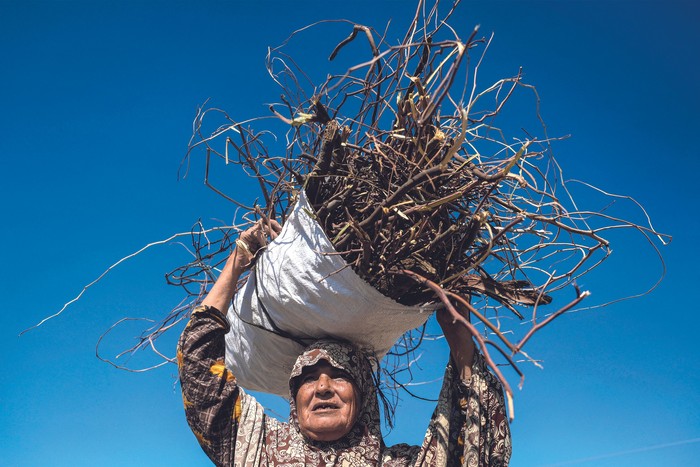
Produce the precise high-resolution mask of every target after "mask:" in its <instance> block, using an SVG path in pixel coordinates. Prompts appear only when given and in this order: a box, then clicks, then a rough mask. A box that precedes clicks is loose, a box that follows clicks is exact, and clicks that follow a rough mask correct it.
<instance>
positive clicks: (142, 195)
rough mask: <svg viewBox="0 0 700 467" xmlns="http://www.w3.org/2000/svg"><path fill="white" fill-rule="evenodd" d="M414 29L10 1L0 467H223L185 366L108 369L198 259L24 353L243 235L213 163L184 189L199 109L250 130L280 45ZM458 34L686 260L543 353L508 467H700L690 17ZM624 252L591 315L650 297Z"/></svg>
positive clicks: (615, 16)
mask: <svg viewBox="0 0 700 467" xmlns="http://www.w3.org/2000/svg"><path fill="white" fill-rule="evenodd" d="M412 13H413V5H412V2H403V1H372V2H365V1H357V2H316V1H313V2H269V1H260V2H248V3H243V2H212V1H204V2H196V3H195V2H182V1H170V2H165V1H158V2H135V1H126V2H78V1H56V2H32V1H6V0H0V44H1V45H2V46H1V47H0V66H1V67H2V72H1V73H0V105H1V106H2V112H1V113H0V129H1V131H2V137H1V138H0V164H1V165H0V167H1V169H0V177H1V182H0V192H1V194H2V215H3V218H4V219H5V221H4V226H3V228H2V229H1V233H0V235H1V236H2V237H1V241H2V246H3V250H2V251H3V258H4V264H5V266H4V267H3V268H2V269H1V271H0V287H2V294H3V296H4V297H5V302H4V306H3V308H4V312H3V313H2V315H1V317H0V333H1V335H0V340H1V342H2V343H3V344H2V347H1V348H2V360H1V362H2V363H1V365H2V366H1V374H2V384H1V385H0V406H2V410H1V411H0V439H2V443H0V459H1V460H0V464H2V465H11V466H94V465H100V466H126V465H128V466H136V465H144V466H146V465H148V466H195V465H209V464H208V461H207V459H206V457H205V456H204V454H203V453H202V452H201V450H200V448H199V446H198V445H197V442H196V440H195V438H194V436H192V434H191V433H190V431H189V428H188V427H187V424H186V422H185V419H184V414H183V411H182V408H181V400H180V395H179V389H178V387H177V385H176V378H175V371H176V370H175V368H174V366H172V365H171V366H167V367H165V368H161V369H159V370H156V371H154V372H151V373H147V374H133V373H126V372H122V371H118V370H116V369H113V368H112V367H110V366H108V365H106V364H104V363H101V362H100V361H98V360H97V359H96V358H95V356H94V346H95V342H96V341H97V339H98V338H99V336H100V334H101V333H102V331H103V330H105V329H106V328H107V327H108V326H109V325H111V324H112V323H113V322H115V321H116V320H117V319H119V318H120V317H123V316H145V317H158V316H161V315H162V314H163V313H165V312H166V311H167V310H169V309H170V308H171V307H172V306H173V305H175V304H176V303H177V301H178V298H179V294H178V292H177V290H175V289H172V290H171V288H169V287H168V286H166V285H165V283H164V280H163V274H164V273H165V272H167V271H169V270H170V269H172V268H173V267H175V266H177V265H179V264H180V263H181V262H182V261H183V260H185V259H186V256H184V255H185V253H184V251H183V250H182V249H181V248H179V247H177V246H171V247H163V248H160V249H158V250H154V251H152V252H150V253H147V254H145V255H143V256H142V257H141V258H140V259H137V260H134V261H133V262H130V263H127V264H125V265H124V267H122V268H120V269H119V270H117V271H115V272H114V273H113V274H111V275H110V276H108V277H107V278H106V279H105V280H104V282H102V283H101V284H99V285H98V286H96V287H95V288H94V289H91V290H90V291H88V293H87V294H86V295H85V296H84V298H83V299H82V300H81V301H80V302H79V303H77V304H76V305H75V306H73V307H72V308H69V309H68V311H67V312H66V313H65V314H64V315H63V316H61V317H60V318H58V319H56V320H53V321H50V322H48V323H47V324H45V325H44V326H42V327H41V328H39V329H37V330H34V331H33V332H31V333H29V334H26V335H24V336H23V337H21V338H20V337H17V335H18V333H19V332H20V331H21V330H22V329H24V328H26V327H28V326H30V325H32V324H34V323H35V322H37V321H39V320H40V319H41V318H42V317H44V316H46V315H48V314H51V313H53V312H55V311H57V310H58V309H59V308H60V307H61V305H62V304H63V303H64V302H66V301H67V300H69V299H70V298H72V297H73V296H74V295H75V294H76V293H77V292H78V291H79V290H80V288H81V287H82V286H83V285H84V284H86V283H88V282H90V281H91V280H92V279H94V278H95V277H96V276H97V275H99V274H100V273H101V272H102V271H103V270H104V269H105V268H106V267H107V266H108V265H109V264H111V263H112V262H114V261H116V260H117V259H119V258H121V257H122V256H125V255H127V254H129V253H131V252H133V251H135V250H137V249H139V248H140V247H142V246H143V245H145V244H147V243H149V242H152V241H156V240H161V239H164V238H167V237H168V236H170V235H171V234H173V233H176V232H182V231H186V230H188V229H189V227H190V226H191V225H192V224H193V223H194V222H196V220H197V219H199V218H202V219H203V220H204V221H205V222H213V221H210V219H213V218H219V219H230V218H231V217H232V215H233V213H232V211H231V208H230V206H229V205H227V204H226V203H224V202H222V201H221V200H220V199H218V197H217V196H216V195H215V194H214V193H212V192H210V191H208V190H207V189H205V188H204V187H203V185H202V184H201V178H202V176H201V174H202V171H201V169H202V163H201V162H202V161H201V159H199V160H196V161H195V163H194V166H193V167H194V169H193V172H192V176H191V177H190V178H188V179H187V180H185V181H177V170H178V165H179V162H180V159H181V157H182V156H183V154H184V152H185V148H186V145H187V141H188V139H189V136H190V132H191V122H192V119H193V117H194V115H195V111H196V108H197V106H198V105H200V104H202V103H203V102H204V101H205V100H206V99H211V101H210V102H211V104H212V105H214V106H217V107H221V108H224V109H227V110H228V111H229V112H230V113H231V115H233V116H235V117H236V118H239V119H244V118H248V117H252V116H257V115H264V114H266V112H267V110H266V107H265V106H264V104H265V103H267V102H270V101H274V100H277V96H278V94H279V92H278V90H277V89H276V87H275V85H274V83H272V81H271V80H270V79H269V78H268V76H267V75H266V72H265V69H264V58H265V53H266V47H267V46H268V45H273V46H274V45H277V44H279V43H281V42H282V40H283V39H284V38H285V37H286V36H287V34H288V33H289V32H291V31H292V30H294V29H296V28H298V27H301V26H303V25H306V24H308V23H311V22H313V21H316V20H319V19H324V18H340V17H344V18H348V19H351V20H354V21H357V22H360V23H364V24H369V25H373V26H378V27H381V26H382V25H384V24H385V23H386V21H387V20H388V19H390V18H393V20H392V21H393V23H392V24H393V25H394V26H395V27H396V29H394V30H395V31H403V25H404V24H406V23H407V21H408V19H409V17H410V16H411V15H412ZM452 24H453V26H456V27H458V28H460V30H461V31H462V35H463V36H467V31H469V30H471V28H472V27H473V26H474V25H475V24H481V27H482V29H481V31H482V33H484V34H488V33H490V32H492V31H493V32H495V39H494V42H493V45H492V47H491V50H490V52H489V54H488V56H487V59H486V65H485V66H486V67H488V70H489V73H492V74H493V76H506V75H511V74H513V73H514V72H515V71H516V70H517V68H518V67H519V66H523V67H524V71H525V77H526V80H527V81H528V82H529V83H532V84H535V85H536V86H537V88H538V90H539V93H540V97H541V98H542V114H543V116H544V118H545V119H546V121H547V123H548V125H549V128H550V131H551V133H552V134H558V135H561V134H569V133H570V134H571V135H572V138H570V139H568V140H567V141H564V142H562V143H559V144H558V145H557V147H556V148H555V149H556V154H557V156H558V158H559V160H560V162H561V164H562V166H563V168H564V170H565V173H566V174H568V175H569V176H571V177H576V178H580V179H583V180H586V181H589V182H591V183H594V184H596V185H598V186H600V187H602V188H605V189H608V190H610V191H613V192H616V193H625V194H629V195H632V196H634V197H635V198H637V199H638V200H639V201H641V202H642V203H643V204H644V205H645V206H646V207H647V209H648V210H649V212H650V214H651V215H652V217H653V219H654V222H655V225H656V226H657V227H658V228H659V229H660V230H662V231H664V232H667V233H670V234H672V235H673V236H674V240H673V243H672V244H671V245H670V246H669V247H667V248H664V250H663V252H664V255H665V259H666V262H667V266H668V274H667V276H666V279H665V280H664V282H663V283H662V285H661V286H660V287H659V288H658V289H657V290H656V291H655V292H653V293H652V294H651V295H649V296H646V297H644V298H641V299H638V300H634V301H628V302H623V303H619V304H616V305H613V306H610V307H607V308H604V309H600V310H594V311H590V312H580V313H576V314H573V315H568V316H564V317H562V318H561V319H560V321H558V322H555V323H553V324H551V325H550V327H549V328H547V329H545V330H544V331H543V332H542V333H541V334H539V335H538V336H537V337H536V338H535V339H533V341H531V343H529V344H528V350H529V353H530V354H531V355H534V356H536V357H538V358H540V359H542V360H543V361H544V367H545V369H544V370H538V369H536V368H527V369H526V370H527V373H526V376H527V378H526V381H525V386H524V388H523V389H522V390H521V391H519V390H517V389H516V400H515V402H516V420H515V422H514V424H513V425H512V429H513V443H514V454H513V461H512V465H514V466H543V465H581V466H594V465H595V466H599V465H603V466H652V465H653V466H656V465H674V466H675V465H679V466H680V465H693V464H697V462H698V461H697V459H699V458H700V409H698V408H699V407H700V390H699V389H698V388H700V358H698V355H697V354H698V351H697V344H696V342H697V330H698V328H700V307H698V305H697V303H696V300H695V297H694V294H695V293H696V291H697V290H698V287H697V280H696V277H695V276H696V271H697V263H696V261H697V260H698V259H699V256H698V254H697V250H696V247H697V232H698V229H699V228H700V226H699V225H698V215H697V206H698V201H700V200H699V199H698V195H697V187H696V186H695V183H696V179H695V177H697V176H698V174H700V164H699V163H698V157H697V142H696V140H695V137H696V135H697V131H698V127H700V119H699V118H698V109H699V108H700V93H698V82H700V66H699V65H698V59H697V57H698V49H699V48H700V47H699V46H700V28H698V27H697V25H698V24H700V10H699V7H698V6H697V4H696V3H695V2H691V1H688V2H678V1H665V2H661V1H656V2H648V1H640V2H632V1H608V2H601V1H578V2H571V1H558V2H556V1H547V2H543V1H537V2H529V1H517V2H505V1H496V2H479V3H476V2H470V1H467V2H464V3H463V5H462V6H461V9H460V10H459V12H458V15H457V16H456V18H455V19H454V20H453V21H452ZM346 33H347V32H346V31H341V32H340V33H339V37H343V36H344V35H345V34H346ZM397 37H398V36H397ZM321 40H323V38H321V37H319V41H321ZM333 45H334V44H333V43H332V41H329V42H328V44H327V46H328V51H330V49H331V48H332V47H333ZM325 53H327V52H324V54H325ZM318 65H319V67H321V66H325V65H324V61H323V59H319V61H318ZM320 69H321V68H320ZM317 71H318V70H317ZM246 189H247V188H246V186H245V185H241V187H240V190H246ZM581 201H582V202H583V201H584V200H581ZM693 239H695V240H693ZM613 249H614V258H613V260H611V261H610V263H609V265H607V266H604V269H602V270H601V272H600V273H599V274H595V275H593V276H591V277H590V278H586V279H585V280H584V281H583V283H582V284H581V285H582V287H583V288H585V289H587V290H590V291H591V292H592V293H593V297H592V299H593V298H595V297H607V296H614V295H616V294H617V295H622V294H624V293H626V292H630V291H639V290H641V289H643V288H644V287H645V286H646V285H648V284H649V282H650V281H652V280H653V278H654V277H655V275H656V274H658V266H657V263H655V262H654V261H653V258H652V257H651V255H650V254H649V252H648V250H638V244H637V243H636V242H632V241H627V240H624V241H622V242H620V243H619V244H617V245H614V246H613ZM135 333H136V330H134V331H133V332H132V333H131V334H135ZM131 334H130V333H129V332H127V333H126V334H125V335H124V336H122V337H130V336H131ZM173 339H174V338H173ZM173 339H171V341H169V342H166V341H163V343H162V345H163V346H164V348H163V349H162V350H163V351H164V352H166V353H169V354H172V353H173V346H174V341H173ZM116 344H119V342H116V343H115V342H114V341H110V342H108V344H107V348H106V351H107V353H109V351H110V350H112V351H114V349H116V347H117V345H116ZM168 346H170V348H168ZM433 353H434V354H437V355H436V356H435V358H436V360H435V363H432V362H427V361H426V364H425V366H426V368H427V373H426V374H427V375H431V374H434V373H435V368H438V369H440V368H441V367H442V365H443V362H444V360H445V359H446V352H445V349H444V347H442V345H441V344H439V345H438V348H437V349H435V351H434V352H433ZM138 362H139V360H137V361H135V363H138ZM431 372H432V373H431ZM438 372H439V371H438ZM513 383H514V384H515V381H514V380H513ZM431 410H432V406H431V405H430V404H416V403H413V402H411V401H408V400H406V401H405V403H404V405H403V406H402V408H401V409H400V416H399V419H398V423H399V427H398V428H397V429H396V430H395V431H394V433H392V434H391V436H390V438H389V441H390V442H399V441H405V442H409V443H419V442H420V440H421V438H422V436H423V433H424V430H425V426H426V424H427V421H428V417H429V413H430V411H431ZM586 459H588V460H586Z"/></svg>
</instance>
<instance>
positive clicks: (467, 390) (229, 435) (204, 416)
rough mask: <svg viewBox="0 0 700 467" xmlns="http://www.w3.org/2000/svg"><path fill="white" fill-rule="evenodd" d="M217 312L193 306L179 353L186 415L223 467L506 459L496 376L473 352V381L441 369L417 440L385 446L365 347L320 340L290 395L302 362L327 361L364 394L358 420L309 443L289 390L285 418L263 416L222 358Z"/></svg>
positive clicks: (387, 466)
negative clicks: (332, 437)
mask: <svg viewBox="0 0 700 467" xmlns="http://www.w3.org/2000/svg"><path fill="white" fill-rule="evenodd" d="M228 328H229V326H228V323H227V321H226V317H225V315H224V314H223V313H221V312H220V311H218V310H216V309H215V308H211V307H198V308H196V309H195V310H194V312H193V314H192V318H191V319H190V322H189V323H188V325H187V327H186V328H185V330H184V331H183V333H182V336H181V337H180V342H179V344H178V351H177V358H178V366H179V371H180V381H181V386H182V396H183V403H184V405H185V414H186V416H187V421H188V423H189V425H190V427H191V429H192V431H193V433H194V435H195V436H196V437H197V440H198V441H199V444H200V445H201V447H202V449H203V450H204V452H206V454H207V455H208V456H209V458H210V459H211V460H212V461H213V462H214V463H215V464H216V465H221V466H245V467H255V466H279V467H301V466H324V467H330V466H342V467H355V466H362V467H364V466H384V467H395V466H396V467H398V466H415V467H418V466H424V467H428V466H435V467H437V466H458V465H465V466H470V467H471V466H502V465H508V461H509V459H510V453H511V444H510V429H509V427H508V421H507V417H506V413H505V408H504V407H505V406H504V400H503V392H502V388H501V386H500V383H499V382H498V380H497V379H496V378H495V377H494V376H493V375H492V374H491V373H490V372H489V371H488V370H487V368H486V364H485V362H484V359H483V357H482V356H481V355H480V354H478V353H476V355H475V361H474V365H473V367H472V377H471V379H470V381H460V380H459V377H458V375H457V373H456V371H455V370H454V369H453V368H452V366H451V365H448V366H447V369H446V371H445V378H444V382H443V386H442V390H441V391H440V397H439V401H438V404H437V407H436V409H435V412H434V413H433V416H432V419H431V421H430V423H429V425H428V430H427V432H426V435H425V438H424V440H423V444H422V445H421V446H409V445H407V444H399V445H396V446H391V447H387V446H385V445H384V441H383V439H382V435H381V429H380V412H379V404H378V398H377V390H376V385H375V382H374V378H373V368H376V361H375V360H374V359H373V357H372V355H371V353H369V352H366V351H364V350H362V349H358V348H356V347H354V346H352V345H350V344H346V343H340V342H335V341H319V342H317V343H315V344H313V345H312V346H310V347H309V348H308V349H307V350H306V351H305V352H304V353H303V354H302V355H300V356H299V358H298V359H297V361H296V364H295V366H294V369H293V370H292V374H291V375H290V394H291V395H294V394H295V393H296V387H297V382H296V378H297V377H298V376H299V375H301V372H302V369H303V368H304V367H307V366H311V365H314V364H315V363H317V362H318V361H319V360H326V361H327V362H328V363H329V364H331V365H333V366H335V367H336V368H339V369H342V370H344V371H346V372H348V373H349V374H350V375H351V376H352V377H353V379H354V381H355V383H356V385H357V387H358V389H359V390H360V392H361V397H362V401H361V402H362V403H361V406H362V407H361V410H360V414H359V416H358V420H357V422H356V423H355V426H354V427H353V429H352V430H351V431H350V433H348V434H347V435H346V436H345V437H343V438H341V439H340V440H338V441H335V442H332V443H322V442H314V441H312V440H309V439H307V438H305V437H304V436H303V435H302V434H301V433H300V432H299V427H298V424H297V419H296V407H295V405H294V397H291V403H290V417H289V422H288V423H284V422H280V421H279V420H276V419H275V418H272V417H269V416H267V415H265V413H264V411H263V408H262V406H261V405H260V404H259V403H258V402H257V401H256V400H255V398H253V397H252V396H250V395H249V394H246V392H245V391H244V390H243V389H241V388H240V387H239V386H238V385H237V384H236V378H235V377H234V376H233V375H232V374H231V372H230V371H229V370H228V369H227V368H226V367H225V365H224V335H225V334H226V332H227V331H228Z"/></svg>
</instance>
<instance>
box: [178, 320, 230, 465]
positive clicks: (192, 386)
mask: <svg viewBox="0 0 700 467" xmlns="http://www.w3.org/2000/svg"><path fill="white" fill-rule="evenodd" d="M228 329H229V324H228V321H227V320H226V316H225V315H224V314H223V313H221V312H220V311H219V310H217V309H216V308H213V307H207V306H199V307H197V308H195V309H194V310H193V312H192V317H191V318H190V321H189V323H188V324H187V326H186V327H185V330H184V331H183V332H182V335H181V336H180V341H179V343H178V348H177V363H178V368H179V373H180V385H181V387H182V400H183V403H184V405H185V415H186V416H187V423H188V424H189V425H190V428H191V429H192V432H193V433H194V435H195V436H196V437H197V440H198V441H199V444H200V446H201V447H202V449H203V450H204V452H205V453H206V454H207V456H209V458H210V459H211V460H212V461H213V462H214V463H215V464H216V465H231V464H232V460H233V456H234V447H235V437H236V431H237V426H238V419H239V418H240V412H241V404H240V399H241V391H240V389H239V387H238V385H237V384H236V378H235V377H234V376H233V374H232V373H231V371H230V370H228V369H227V368H226V366H225V364H224V353H225V344H224V336H225V335H226V333H227V332H228Z"/></svg>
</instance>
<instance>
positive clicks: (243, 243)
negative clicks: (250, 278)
mask: <svg viewBox="0 0 700 467" xmlns="http://www.w3.org/2000/svg"><path fill="white" fill-rule="evenodd" d="M281 230H282V226H280V225H279V224H278V223H277V222H275V221H273V220H270V221H267V222H266V221H262V220H259V221H257V222H256V223H255V224H253V226H252V227H250V228H249V229H246V230H244V231H243V232H242V233H241V235H240V236H239V237H238V240H236V247H235V248H234V249H233V251H232V252H231V255H230V256H229V257H228V260H226V264H225V265H224V268H223V269H222V270H221V274H220V275H219V278H218V279H217V280H216V283H214V285H213V287H212V288H211V290H210V291H209V293H208V294H207V296H206V297H204V300H202V305H206V306H211V307H214V308H216V309H217V310H219V311H223V312H224V313H225V312H226V310H228V306H229V304H230V303H231V300H232V299H233V295H234V294H235V293H236V284H237V283H238V279H239V278H240V277H241V274H243V272H245V270H246V269H248V268H250V266H252V264H253V263H254V262H255V254H256V253H257V252H258V251H260V249H261V248H262V247H263V246H265V245H267V237H268V236H269V237H270V239H272V240H274V239H275V238H276V237H277V235H278V234H279V233H280V231H281Z"/></svg>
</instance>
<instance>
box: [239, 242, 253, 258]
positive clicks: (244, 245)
mask: <svg viewBox="0 0 700 467" xmlns="http://www.w3.org/2000/svg"><path fill="white" fill-rule="evenodd" d="M236 248H240V249H241V250H243V251H245V252H247V253H248V254H249V255H251V256H253V252H252V251H250V247H249V246H248V244H247V243H246V242H244V241H243V240H241V239H240V238H239V239H236Z"/></svg>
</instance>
